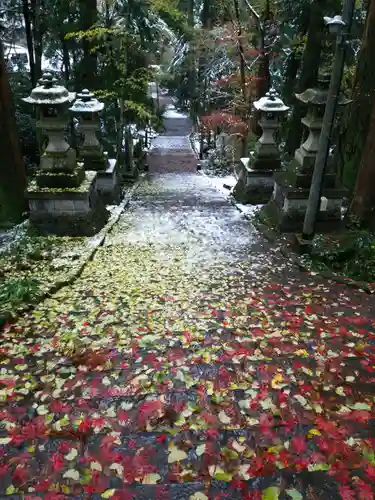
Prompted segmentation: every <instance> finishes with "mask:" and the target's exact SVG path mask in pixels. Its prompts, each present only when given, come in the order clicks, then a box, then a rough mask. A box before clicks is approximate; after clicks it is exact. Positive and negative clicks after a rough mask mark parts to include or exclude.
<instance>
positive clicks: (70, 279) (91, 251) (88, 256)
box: [0, 176, 143, 322]
mask: <svg viewBox="0 0 375 500" xmlns="http://www.w3.org/2000/svg"><path fill="white" fill-rule="evenodd" d="M142 178H143V176H142V177H141V178H140V179H139V180H137V181H136V182H135V183H134V185H133V186H132V187H131V188H130V189H129V191H128V192H127V193H126V194H125V196H124V199H123V200H122V202H121V203H120V205H118V206H116V208H115V209H114V210H113V211H112V213H111V215H110V217H109V220H108V222H107V224H106V225H105V226H104V227H103V228H102V229H101V231H99V233H98V234H96V235H95V236H92V237H91V238H89V240H88V242H87V247H88V250H86V252H84V255H83V258H82V262H81V263H80V264H79V266H77V268H76V269H75V270H74V271H72V272H71V273H70V274H68V275H67V277H66V278H65V279H64V280H60V281H57V282H55V283H53V284H52V285H51V286H50V287H49V288H48V289H47V290H44V291H43V292H42V293H40V294H39V295H38V296H37V297H36V298H35V299H34V300H33V302H32V303H30V304H27V305H25V306H21V307H20V308H18V309H16V311H15V314H14V315H13V314H10V313H9V315H7V316H3V317H2V318H0V319H3V320H5V322H6V321H9V320H12V321H13V320H15V319H16V318H17V317H18V316H20V315H21V314H24V313H26V312H30V311H32V310H33V309H34V308H35V307H36V306H37V305H38V304H39V303H40V302H42V301H43V300H45V299H47V298H48V297H50V296H51V295H52V294H54V293H56V292H58V291H59V290H61V289H62V288H64V287H65V286H68V285H71V284H72V283H74V281H76V279H78V278H79V277H80V276H81V274H82V273H83V271H84V269H85V267H86V265H87V264H88V262H89V261H91V260H93V258H94V256H95V254H96V252H97V250H98V248H99V247H100V246H103V244H104V241H105V239H106V237H107V235H108V233H110V232H111V230H112V229H113V227H114V226H115V224H116V223H117V222H118V220H119V218H120V216H121V215H122V213H123V211H124V210H125V208H126V207H127V206H128V205H129V203H130V200H131V198H132V196H133V193H134V191H136V189H137V188H138V186H139V184H140V182H141V181H142Z"/></svg>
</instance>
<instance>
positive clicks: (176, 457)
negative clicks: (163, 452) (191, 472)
mask: <svg viewBox="0 0 375 500" xmlns="http://www.w3.org/2000/svg"><path fill="white" fill-rule="evenodd" d="M185 458H188V454H187V453H186V452H185V451H183V450H180V449H179V448H176V447H174V446H173V447H172V448H170V449H169V455H168V463H169V464H173V463H175V462H179V461H180V460H185Z"/></svg>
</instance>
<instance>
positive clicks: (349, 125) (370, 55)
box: [337, 0, 375, 192]
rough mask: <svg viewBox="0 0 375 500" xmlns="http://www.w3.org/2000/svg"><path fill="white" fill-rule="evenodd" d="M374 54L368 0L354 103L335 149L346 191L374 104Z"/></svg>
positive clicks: (374, 28) (374, 27)
mask: <svg viewBox="0 0 375 500" xmlns="http://www.w3.org/2000/svg"><path fill="white" fill-rule="evenodd" d="M374 53H375V0H371V1H370V2H369V10H368V15H367V21H366V27H365V31H364V33H363V37H362V45H361V51H360V55H359V59H358V64H357V70H356V77H355V83H354V88H353V92H352V99H353V103H352V104H351V105H350V107H349V108H348V110H347V112H346V116H347V120H346V123H345V125H344V129H343V130H341V133H340V141H339V144H338V148H337V149H338V164H339V167H340V168H339V170H341V171H342V172H343V182H344V185H345V186H346V187H348V188H352V187H353V185H354V183H355V179H356V176H357V174H358V168H359V165H360V164H361V158H362V154H363V151H364V148H365V144H366V139H367V137H368V128H369V123H370V117H371V110H372V107H373V105H374V102H375V92H374V89H375V67H374V62H373V60H374ZM356 192H357V187H356Z"/></svg>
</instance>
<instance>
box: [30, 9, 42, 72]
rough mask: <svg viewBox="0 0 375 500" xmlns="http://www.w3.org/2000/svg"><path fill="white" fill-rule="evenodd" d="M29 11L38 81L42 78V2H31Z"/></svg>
mask: <svg viewBox="0 0 375 500" xmlns="http://www.w3.org/2000/svg"><path fill="white" fill-rule="evenodd" d="M31 10H32V13H33V38H34V57H35V78H36V80H39V78H41V76H42V56H43V35H44V28H43V15H44V13H43V0H31Z"/></svg>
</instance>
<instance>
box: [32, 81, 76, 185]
mask: <svg viewBox="0 0 375 500" xmlns="http://www.w3.org/2000/svg"><path fill="white" fill-rule="evenodd" d="M74 99H75V93H73V92H68V91H67V89H66V88H65V87H62V86H61V85H57V80H56V79H55V78H54V77H53V75H52V74H51V73H48V72H47V73H45V74H44V76H43V78H41V79H39V80H38V85H37V86H36V87H35V88H34V89H33V90H32V92H31V95H30V96H29V97H26V98H24V99H23V100H24V101H25V102H27V103H29V104H33V105H34V106H35V107H36V108H37V110H38V117H39V120H38V123H37V126H38V127H39V128H40V129H42V130H43V131H44V133H45V135H46V136H47V137H48V145H47V147H46V149H45V150H44V153H43V155H42V157H41V159H40V165H39V168H40V170H39V172H38V174H37V176H36V182H37V185H38V186H39V187H51V188H54V187H60V186H64V187H68V186H69V187H77V186H79V185H80V183H81V182H82V181H83V179H84V172H83V169H82V168H79V167H77V162H76V152H75V150H74V149H72V148H71V147H70V146H69V144H68V143H67V142H66V139H65V130H66V126H67V121H68V118H67V111H68V108H69V106H70V105H71V103H72V101H74ZM54 174H60V175H59V177H56V175H54Z"/></svg>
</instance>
